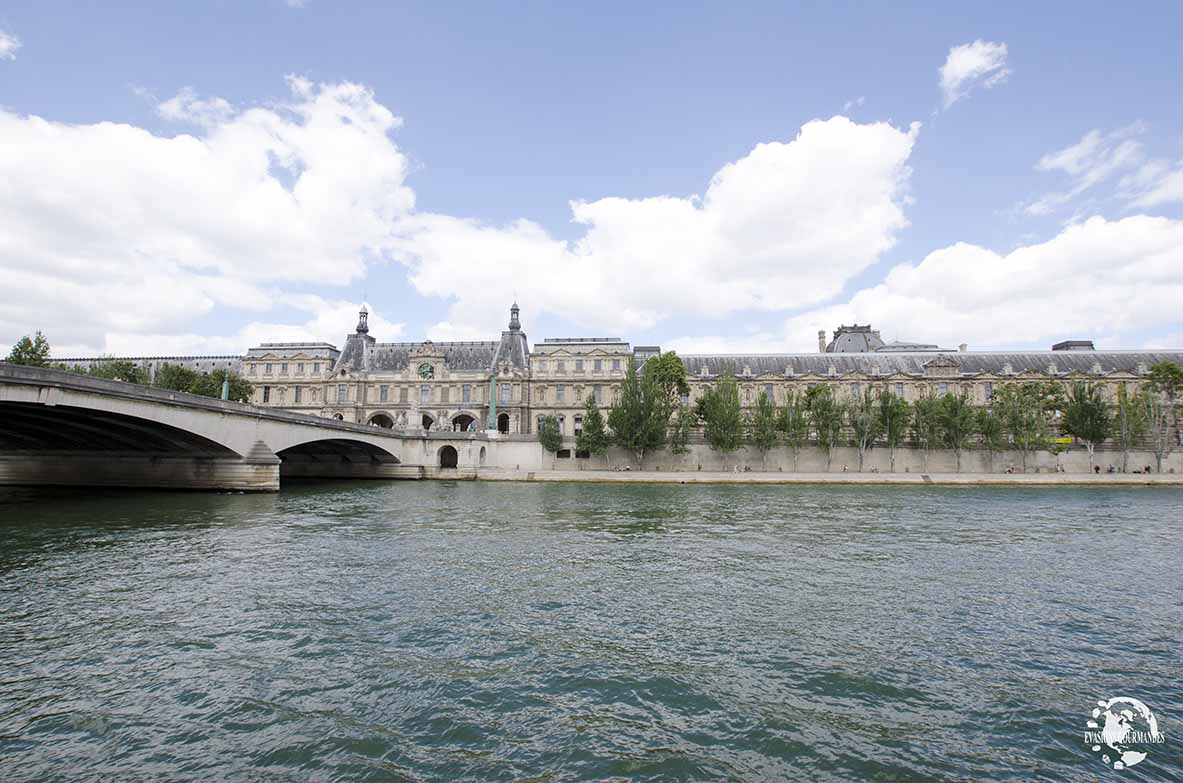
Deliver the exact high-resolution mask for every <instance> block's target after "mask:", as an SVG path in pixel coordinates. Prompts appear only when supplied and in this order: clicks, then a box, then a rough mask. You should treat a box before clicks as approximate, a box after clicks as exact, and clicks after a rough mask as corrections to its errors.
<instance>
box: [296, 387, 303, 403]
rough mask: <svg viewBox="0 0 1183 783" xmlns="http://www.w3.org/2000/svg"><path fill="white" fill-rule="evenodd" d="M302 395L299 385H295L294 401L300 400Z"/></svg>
mask: <svg viewBox="0 0 1183 783" xmlns="http://www.w3.org/2000/svg"><path fill="white" fill-rule="evenodd" d="M302 397H303V394H301V389H300V387H299V386H297V387H296V402H302Z"/></svg>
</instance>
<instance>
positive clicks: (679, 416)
mask: <svg viewBox="0 0 1183 783" xmlns="http://www.w3.org/2000/svg"><path fill="white" fill-rule="evenodd" d="M670 421H671V422H672V423H671V424H670V436H669V445H670V453H672V454H687V453H689V451H690V446H689V443H690V431H691V430H692V429H693V428H694V411H693V410H692V409H691V408H690V406H689V405H686V404H684V403H681V402H679V403H678V407H677V409H676V410H675V411H674V415H673V416H672V417H670Z"/></svg>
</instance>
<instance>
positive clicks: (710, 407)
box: [699, 374, 743, 455]
mask: <svg viewBox="0 0 1183 783" xmlns="http://www.w3.org/2000/svg"><path fill="white" fill-rule="evenodd" d="M699 410H700V414H699V415H700V416H701V417H702V421H703V435H704V436H705V437H706V440H707V444H708V445H709V446H710V447H711V448H712V449H714V450H715V451H721V452H723V454H724V455H726V454H729V453H731V452H733V451H735V450H736V449H738V448H739V445H740V442H741V440H742V438H743V411H742V409H741V408H740V406H739V384H737V383H736V382H735V377H734V376H732V375H730V374H728V375H724V376H722V377H721V378H719V381H718V382H717V383H716V384H715V385H714V386H713V387H711V388H710V389H707V391H706V394H704V395H703V396H702V399H700V400H699Z"/></svg>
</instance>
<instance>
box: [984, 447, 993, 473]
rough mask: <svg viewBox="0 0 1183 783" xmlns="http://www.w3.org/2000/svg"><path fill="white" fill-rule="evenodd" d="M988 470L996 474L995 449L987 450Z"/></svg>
mask: <svg viewBox="0 0 1183 783" xmlns="http://www.w3.org/2000/svg"><path fill="white" fill-rule="evenodd" d="M986 470H988V471H990V472H991V473H993V472H994V449H986Z"/></svg>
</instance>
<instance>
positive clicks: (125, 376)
mask: <svg viewBox="0 0 1183 783" xmlns="http://www.w3.org/2000/svg"><path fill="white" fill-rule="evenodd" d="M49 352H50V349H49V340H47V339H46V338H45V335H43V334H42V333H41V332H37V333H36V334H35V335H34V336H32V337H29V336H28V335H26V336H24V337H22V338H21V339H20V340H18V341H17V343H16V345H14V346H13V347H12V351H10V352H9V354H8V358H7V359H6V361H7V362H8V363H9V364H21V365H25V366H28V367H48V368H50V369H54V370H66V371H68V372H76V373H79V374H81V375H90V376H92V377H94V378H105V379H107V380H113V381H126V382H127V383H138V384H140V385H141V386H155V387H156V388H158V389H169V390H171V391H180V392H188V393H189V394H200V395H202V396H204V397H221V396H222V382H223V381H225V380H227V379H229V381H230V395H229V399H231V400H234V401H236V402H250V399H251V385H250V383H249V382H247V381H246V380H244V379H243V378H242V377H240V376H239V375H238V374H237V373H234V372H230V371H228V370H214V371H213V372H208V373H203V372H198V371H197V370H191V369H189V368H188V367H182V366H181V365H178V364H162V365H161V366H160V367H158V368H157V370H156V377H155V378H153V377H151V376H150V374H149V372H148V370H147V368H145V367H142V366H140V365H138V364H136V363H135V362H132V361H129V360H127V359H114V358H109V357H107V358H103V359H101V360H99V361H95V362H93V363H92V364H91V365H90V367H88V368H86V369H82V368H75V367H68V366H66V365H65V364H62V363H60V362H54V361H51V360H50V358H49Z"/></svg>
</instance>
